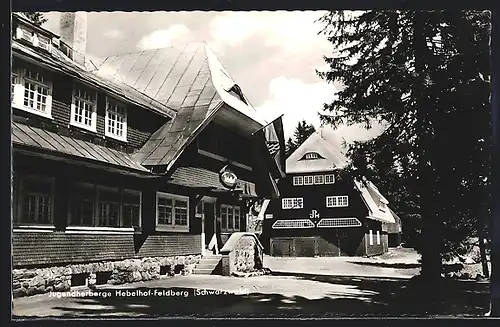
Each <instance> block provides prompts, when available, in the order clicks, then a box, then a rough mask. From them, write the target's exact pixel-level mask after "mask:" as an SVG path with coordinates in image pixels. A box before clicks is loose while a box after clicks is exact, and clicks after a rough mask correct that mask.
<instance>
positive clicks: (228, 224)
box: [220, 204, 241, 232]
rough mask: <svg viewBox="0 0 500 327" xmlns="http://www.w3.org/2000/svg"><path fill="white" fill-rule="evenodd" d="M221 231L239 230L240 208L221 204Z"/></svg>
mask: <svg viewBox="0 0 500 327" xmlns="http://www.w3.org/2000/svg"><path fill="white" fill-rule="evenodd" d="M220 217H221V230H222V231H223V232H236V231H239V230H240V219H241V216H240V207H238V206H231V205H226V204H222V205H221V206H220Z"/></svg>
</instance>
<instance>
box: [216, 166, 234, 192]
mask: <svg viewBox="0 0 500 327" xmlns="http://www.w3.org/2000/svg"><path fill="white" fill-rule="evenodd" d="M219 179H220V182H221V184H222V185H224V187H226V188H228V189H230V190H232V189H234V188H235V187H236V181H237V180H238V177H237V176H236V174H235V173H234V172H233V171H232V170H231V169H230V168H229V166H227V165H226V166H224V167H223V168H222V169H221V170H220V172H219Z"/></svg>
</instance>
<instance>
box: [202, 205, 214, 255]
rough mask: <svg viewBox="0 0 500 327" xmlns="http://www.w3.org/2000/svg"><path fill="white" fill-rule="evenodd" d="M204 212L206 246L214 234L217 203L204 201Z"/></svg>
mask: <svg viewBox="0 0 500 327" xmlns="http://www.w3.org/2000/svg"><path fill="white" fill-rule="evenodd" d="M204 208H205V209H204V210H203V211H204V214H205V226H204V227H205V248H207V247H208V244H209V243H210V241H211V240H212V236H213V235H214V231H215V229H214V220H215V203H211V202H205V203H204Z"/></svg>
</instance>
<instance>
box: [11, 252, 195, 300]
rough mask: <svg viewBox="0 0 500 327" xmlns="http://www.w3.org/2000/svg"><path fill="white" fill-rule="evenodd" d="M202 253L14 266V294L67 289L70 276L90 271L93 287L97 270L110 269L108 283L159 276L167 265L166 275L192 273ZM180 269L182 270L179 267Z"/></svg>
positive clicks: (127, 281) (22, 294)
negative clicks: (40, 265) (60, 264)
mask: <svg viewBox="0 0 500 327" xmlns="http://www.w3.org/2000/svg"><path fill="white" fill-rule="evenodd" d="M200 259H201V256H200V255H193V256H176V257H154V258H142V259H126V260H122V261H106V262H95V263H88V264H76V265H66V266H59V267H47V268H33V269H27V268H22V269H14V270H13V271H12V279H13V295H14V297H21V296H27V295H34V294H40V293H48V292H51V291H68V290H70V289H71V279H72V276H73V275H76V274H88V278H87V281H86V286H88V287H91V288H92V287H94V286H95V285H96V283H97V273H101V272H105V273H110V277H109V279H108V280H107V283H108V284H115V285H117V284H124V283H132V282H138V281H147V280H152V279H158V278H160V271H161V267H167V269H166V271H167V273H166V274H167V275H170V276H173V275H174V274H175V273H179V274H182V275H188V274H191V273H192V271H193V269H194V266H195V265H196V264H197V263H198V261H200ZM176 269H177V270H180V271H176Z"/></svg>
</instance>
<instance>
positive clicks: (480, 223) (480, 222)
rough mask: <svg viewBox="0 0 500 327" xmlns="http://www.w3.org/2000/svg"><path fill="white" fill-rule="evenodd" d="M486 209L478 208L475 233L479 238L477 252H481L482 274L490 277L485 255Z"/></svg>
mask: <svg viewBox="0 0 500 327" xmlns="http://www.w3.org/2000/svg"><path fill="white" fill-rule="evenodd" d="M486 211H487V210H484V209H483V210H480V212H479V217H478V219H477V224H478V226H477V235H478V238H479V252H480V254H481V265H482V266H483V276H484V277H486V278H490V269H489V267H488V258H487V257H486V244H485V241H486V235H485V230H484V227H485V221H486V219H485V218H484V215H485V214H486V213H485V212H486Z"/></svg>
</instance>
